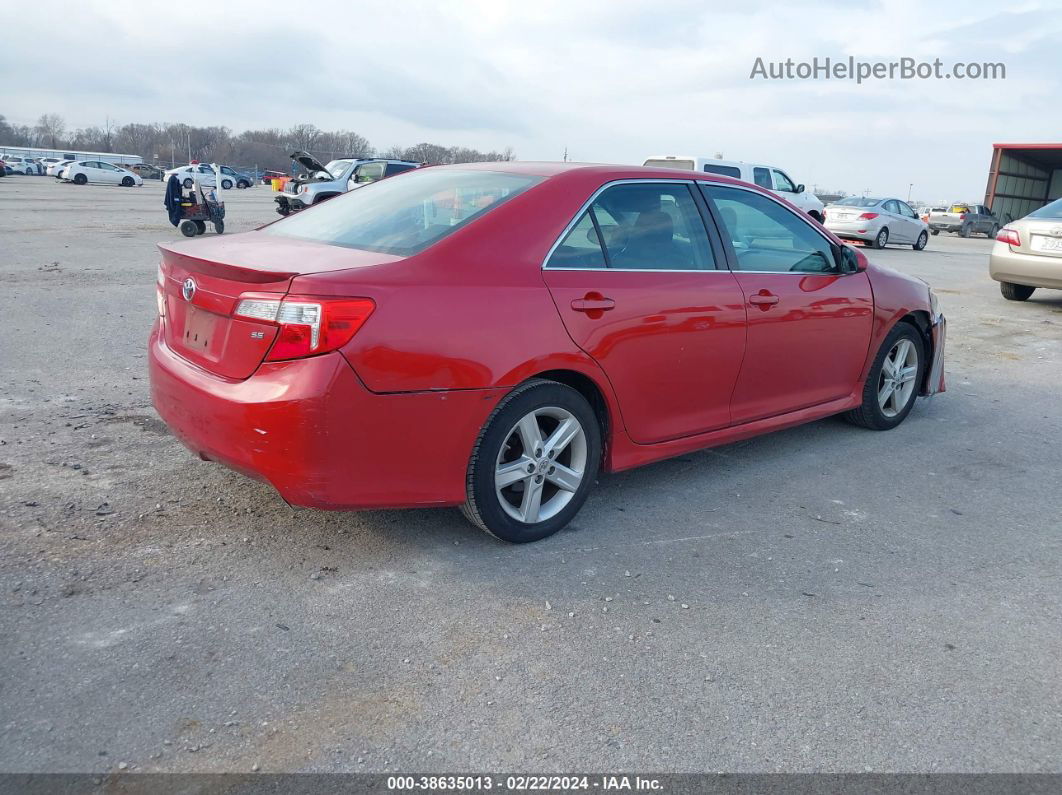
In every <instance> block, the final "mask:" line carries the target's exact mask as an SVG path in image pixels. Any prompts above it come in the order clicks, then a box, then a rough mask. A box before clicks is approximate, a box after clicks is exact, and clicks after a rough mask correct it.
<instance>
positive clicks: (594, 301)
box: [572, 295, 616, 312]
mask: <svg viewBox="0 0 1062 795" xmlns="http://www.w3.org/2000/svg"><path fill="white" fill-rule="evenodd" d="M615 306H616V302H615V301H613V300H612V299H611V298H604V297H599V296H594V295H588V296H586V298H576V299H575V300H573V301H572V309H574V310H575V311H576V312H607V311H608V310H610V309H614V308H615Z"/></svg>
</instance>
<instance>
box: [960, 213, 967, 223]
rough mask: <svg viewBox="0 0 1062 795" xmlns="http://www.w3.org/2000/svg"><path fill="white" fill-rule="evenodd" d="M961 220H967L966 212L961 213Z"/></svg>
mask: <svg viewBox="0 0 1062 795" xmlns="http://www.w3.org/2000/svg"><path fill="white" fill-rule="evenodd" d="M959 220H960V221H965V220H966V213H959Z"/></svg>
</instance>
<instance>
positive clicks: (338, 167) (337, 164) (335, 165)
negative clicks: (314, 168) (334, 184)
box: [317, 160, 354, 177]
mask: <svg viewBox="0 0 1062 795" xmlns="http://www.w3.org/2000/svg"><path fill="white" fill-rule="evenodd" d="M353 162H354V161H353V160H333V161H332V162H331V163H329V164H328V165H326V166H325V169H326V170H327V171H328V173H329V174H331V175H332V176H333V177H338V176H339V175H340V174H342V173H343V172H344V171H345V170H346V168H347V166H349V165H350V164H351V163H353ZM317 173H318V174H322V173H324V172H321V171H318V172H317Z"/></svg>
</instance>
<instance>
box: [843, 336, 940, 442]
mask: <svg viewBox="0 0 1062 795" xmlns="http://www.w3.org/2000/svg"><path fill="white" fill-rule="evenodd" d="M903 339H906V340H908V341H910V342H911V343H912V345H913V348H914V352H915V354H916V355H917V357H918V360H917V369H916V371H915V378H914V384H915V386H914V389H913V390H912V391H911V394H910V397H909V398H908V399H907V402H906V404H905V405H904V406H903V407H902V408H900V409H899V410H897V411H896V412H895V414H894V415H893V416H889V415H887V414H886V413H885V411H884V410H883V409H882V406H881V404H880V403H879V401H878V393H879V391H880V390H882V388H883V387H884V385H885V384H884V382H885V380H886V378H885V377H884V376H883V374H882V370H883V368H884V364H885V358H886V357H887V356H888V355H889V354H890V353H891V352H892V350H893V347H894V346H896V345H897V344H898V343H899V342H900V341H901V340H903ZM925 371H926V347H925V342H924V341H923V339H922V335H921V334H920V333H919V332H918V329H917V328H915V327H914V326H912V325H911V324H910V323H906V322H904V321H900V322H899V323H897V324H896V325H895V326H893V328H892V330H891V331H890V332H889V333H888V334H887V335H886V337H885V341H884V342H883V343H881V348H880V349H879V350H878V355H877V356H875V357H874V364H873V365H871V367H870V373H869V374H868V375H867V380H866V383H865V384H864V385H863V402H862V403H861V404H860V406H859V408H856V409H852V411H849V412H847V413H846V414H845V415H844V418H845V419H846V420H848V421H849V422H851V423H852V424H853V425H859V426H861V427H863V428H870V429H871V430H873V431H888V430H891V429H893V428H895V427H896V426H897V425H899V424H900V423H901V422H903V421H904V420H905V419H906V418H907V415H908V414H910V413H911V409H912V408H913V407H914V404H915V401H916V400H917V399H918V393H919V391H921V384H922V379H923V377H924V375H925Z"/></svg>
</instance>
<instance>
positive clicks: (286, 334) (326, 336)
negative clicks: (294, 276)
mask: <svg viewBox="0 0 1062 795" xmlns="http://www.w3.org/2000/svg"><path fill="white" fill-rule="evenodd" d="M375 308H376V304H374V303H373V302H372V300H370V299H368V298H318V297H316V296H311V295H288V296H285V297H284V298H282V299H278V298H275V297H273V296H271V295H269V294H262V293H258V294H256V293H244V294H243V295H241V296H240V300H239V303H237V304H236V311H235V312H233V315H234V316H235V317H243V318H248V319H250V320H259V321H262V322H265V323H272V324H273V325H275V326H279V328H280V332H279V333H278V334H277V338H276V341H275V342H274V343H273V347H272V348H270V350H269V354H268V355H267V356H266V361H267V362H276V361H282V360H284V359H299V358H301V357H303V356H316V355H317V354H319V353H327V352H328V351H334V350H336V349H337V348H342V347H343V346H344V345H346V344H347V343H348V342H350V338H351V337H353V336H354V334H355V332H356V331H357V330H358V329H359V328H361V326H362V324H363V323H364V322H365V321H366V320H367V319H368V317H369V315H371V314H372V311H373V309H375Z"/></svg>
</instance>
